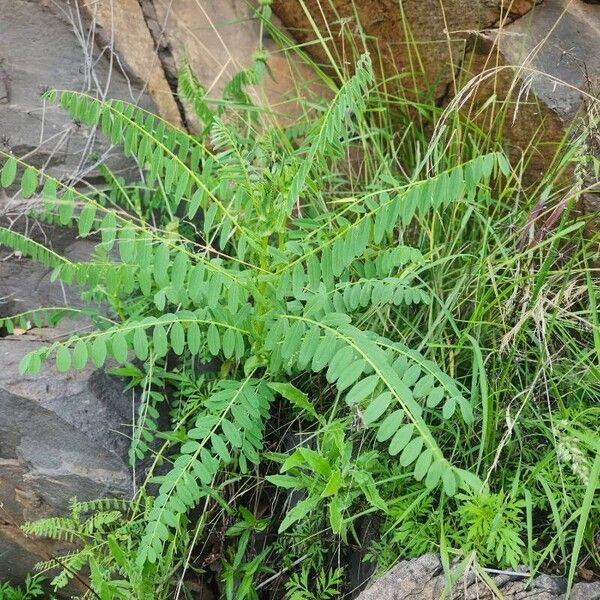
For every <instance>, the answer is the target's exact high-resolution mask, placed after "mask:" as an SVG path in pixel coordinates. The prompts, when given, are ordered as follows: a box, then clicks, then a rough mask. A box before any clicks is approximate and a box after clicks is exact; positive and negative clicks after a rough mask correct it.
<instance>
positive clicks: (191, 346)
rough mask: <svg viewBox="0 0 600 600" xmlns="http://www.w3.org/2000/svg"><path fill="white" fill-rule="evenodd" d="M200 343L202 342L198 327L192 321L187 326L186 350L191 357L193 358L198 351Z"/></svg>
mask: <svg viewBox="0 0 600 600" xmlns="http://www.w3.org/2000/svg"><path fill="white" fill-rule="evenodd" d="M201 341H202V335H201V333H200V327H199V326H198V323H196V322H195V321H192V322H191V323H190V324H189V325H188V330H187V343H188V350H189V351H190V353H191V354H192V356H195V355H196V354H198V352H199V351H200V344H201Z"/></svg>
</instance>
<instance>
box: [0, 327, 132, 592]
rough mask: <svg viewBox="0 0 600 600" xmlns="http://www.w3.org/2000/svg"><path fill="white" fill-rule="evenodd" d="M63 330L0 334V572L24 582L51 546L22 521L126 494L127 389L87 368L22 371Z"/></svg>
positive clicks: (129, 481) (129, 478)
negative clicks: (73, 503)
mask: <svg viewBox="0 0 600 600" xmlns="http://www.w3.org/2000/svg"><path fill="white" fill-rule="evenodd" d="M60 335H64V331H60V330H56V329H41V330H31V331H29V332H27V333H26V334H22V335H18V336H7V337H3V338H0V364H1V365H2V369H1V370H0V507H1V508H0V556H1V557H2V559H1V561H0V565H1V568H0V575H1V576H2V578H3V579H9V580H10V579H12V580H14V581H19V580H22V579H23V577H24V576H25V575H26V573H27V572H28V571H30V570H31V568H32V566H33V564H34V563H35V562H37V561H38V560H47V559H48V558H49V557H50V553H51V552H52V551H53V549H54V547H55V546H54V544H51V543H46V542H43V541H40V540H31V539H29V538H27V537H26V536H24V535H23V534H22V533H21V532H20V531H19V525H21V524H22V523H23V522H24V521H29V520H35V519H38V518H41V517H45V516H52V515H59V514H62V513H64V512H65V509H66V508H67V506H68V503H69V499H70V498H72V497H74V496H76V497H77V498H79V499H82V500H85V499H94V498H103V497H113V496H127V495H131V493H132V489H133V485H132V476H131V473H130V470H129V467H128V462H127V451H128V447H129V436H130V434H131V427H130V423H131V413H132V401H133V398H132V396H131V393H129V394H126V393H124V392H123V384H122V382H121V381H119V380H118V379H115V378H112V377H110V376H109V375H107V374H106V373H105V372H104V371H98V370H94V369H93V368H91V367H88V368H86V369H84V370H82V371H77V372H74V371H73V372H69V373H59V372H58V371H56V370H55V369H54V368H53V367H52V366H51V365H49V364H48V365H45V366H44V372H43V375H42V376H39V377H29V376H21V375H20V374H19V373H18V364H19V361H20V360H21V358H22V357H23V356H24V354H26V353H27V352H30V351H32V350H36V349H38V348H39V347H41V346H43V345H44V344H47V343H49V342H52V341H54V340H55V339H56V338H57V337H58V336H60Z"/></svg>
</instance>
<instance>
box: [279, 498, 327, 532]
mask: <svg viewBox="0 0 600 600" xmlns="http://www.w3.org/2000/svg"><path fill="white" fill-rule="evenodd" d="M319 502H320V498H319V497H310V496H309V497H308V498H305V499H304V500H302V501H301V502H298V504H296V506H294V508H292V509H291V510H290V511H289V512H288V513H287V515H286V516H285V518H284V519H283V521H281V524H280V525H279V530H278V532H279V533H282V532H284V531H285V530H286V529H288V528H289V527H291V526H292V525H293V524H294V523H296V522H297V521H300V519H303V518H304V517H305V516H306V515H308V513H310V512H311V511H312V510H313V509H315V508H316V507H317V505H318V504H319Z"/></svg>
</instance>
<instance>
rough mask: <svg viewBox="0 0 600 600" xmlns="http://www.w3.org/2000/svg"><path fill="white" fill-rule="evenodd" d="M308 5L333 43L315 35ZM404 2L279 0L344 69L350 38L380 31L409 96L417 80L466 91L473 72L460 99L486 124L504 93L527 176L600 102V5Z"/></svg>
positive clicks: (549, 0) (386, 56) (281, 12)
mask: <svg viewBox="0 0 600 600" xmlns="http://www.w3.org/2000/svg"><path fill="white" fill-rule="evenodd" d="M304 6H305V7H306V8H307V10H308V12H309V14H310V16H311V18H312V20H313V21H314V23H315V24H316V27H317V28H318V29H319V30H320V31H321V33H322V34H323V35H324V38H325V40H326V42H324V43H320V42H319V41H315V40H316V38H317V36H316V34H315V32H314V31H313V27H312V25H311V23H310V20H309V18H308V17H307V15H306V13H305V11H304ZM354 6H356V14H354V12H353V7H354ZM401 6H402V9H400V8H399V3H398V2H397V1H396V0H383V1H381V0H358V1H357V2H356V3H352V2H347V1H346V0H332V1H331V2H326V3H323V2H319V1H318V0H306V1H305V2H303V3H298V2H295V1H294V0H274V3H273V8H274V10H275V11H276V13H277V14H278V16H279V17H280V18H281V20H282V21H283V23H284V24H285V25H286V26H287V27H288V28H290V30H291V31H292V33H293V34H294V35H295V36H296V37H297V38H298V40H300V41H301V42H305V43H307V44H308V45H307V47H306V48H307V51H309V52H311V53H312V54H313V55H314V56H315V58H316V59H317V60H318V61H321V62H324V63H326V64H331V62H332V61H331V59H330V58H329V57H328V56H327V52H329V53H330V56H331V57H332V58H333V62H335V63H336V68H337V69H339V70H341V71H342V72H344V71H346V70H347V69H348V67H351V62H352V55H351V53H350V52H349V51H348V48H349V45H350V44H349V41H348V37H352V38H353V39H354V40H355V42H356V44H357V47H358V48H359V49H361V48H363V47H364V46H363V44H362V41H361V40H360V36H359V32H360V31H361V30H362V31H364V33H365V34H366V35H367V36H368V38H369V39H372V40H373V41H372V42H371V43H369V44H368V47H369V49H370V50H371V52H372V53H379V54H380V55H381V58H382V62H383V70H384V73H385V74H386V75H390V76H393V75H397V74H398V73H400V74H402V75H407V74H410V73H411V72H412V73H413V76H411V77H408V78H405V77H403V78H401V79H400V80H399V82H400V83H399V84H403V85H404V89H403V91H402V94H406V95H407V96H409V98H410V97H411V93H412V92H411V90H412V89H413V88H412V86H415V88H416V89H417V90H419V92H421V93H422V92H424V91H427V90H430V89H432V90H433V96H434V99H435V100H436V101H437V102H438V103H439V104H441V105H445V104H447V103H449V102H450V101H451V99H452V98H453V97H455V95H456V94H457V92H460V89H454V82H455V81H458V82H459V86H458V87H459V88H460V82H463V83H466V82H468V81H469V80H472V83H473V85H472V86H471V87H470V91H469V93H468V94H465V93H459V95H458V97H456V104H459V105H460V106H461V108H462V110H463V111H464V112H465V113H467V114H469V115H471V116H474V115H478V117H477V122H478V123H479V124H480V125H482V126H483V127H484V129H485V130H486V131H493V127H494V125H495V123H497V120H496V121H494V118H495V117H497V113H498V104H493V105H492V106H491V108H488V109H486V110H483V111H481V109H482V107H484V105H485V104H486V102H488V101H489V99H490V98H491V97H493V96H495V97H496V98H497V99H498V100H500V101H504V100H506V101H507V103H508V112H507V116H506V119H505V120H504V125H503V131H504V137H505V139H506V140H507V143H508V146H509V150H510V152H511V154H512V156H513V157H519V156H520V154H521V153H522V152H525V151H526V152H528V159H529V161H528V171H527V174H526V180H527V181H529V182H533V181H535V180H538V179H539V177H540V176H541V174H543V173H544V171H545V170H546V169H547V168H548V166H549V164H550V161H551V160H552V157H553V156H554V152H555V150H556V149H557V147H558V145H559V144H560V143H561V140H562V139H563V138H564V136H565V134H566V132H567V130H568V128H569V126H570V125H571V123H572V122H573V119H574V117H575V115H576V114H577V113H578V111H580V110H581V108H582V106H583V107H584V108H587V109H588V110H591V109H590V105H593V106H594V107H595V108H594V109H595V110H596V111H597V110H598V108H599V105H600V102H599V101H598V96H599V93H600V6H598V5H596V4H584V3H582V2H580V1H579V0H544V1H543V2H541V3H538V1H537V0H522V1H518V2H503V1H501V0H478V1H475V2H466V1H465V0H444V1H443V2H433V1H432V2H422V1H420V0H404V2H402V3H401ZM442 7H443V12H442ZM357 19H358V21H359V22H360V25H359V24H358V23H357ZM408 31H410V34H408V33H407V32H408ZM310 42H314V43H312V44H310ZM417 50H418V51H419V57H418V58H417V57H416V56H415V52H416V51H417ZM358 51H359V52H360V50H358ZM472 78H475V79H474V80H473V79H472ZM407 82H408V83H407ZM391 85H392V83H391V82H388V86H391ZM582 97H583V99H584V100H585V102H584V103H583V104H582ZM586 105H587V106H586Z"/></svg>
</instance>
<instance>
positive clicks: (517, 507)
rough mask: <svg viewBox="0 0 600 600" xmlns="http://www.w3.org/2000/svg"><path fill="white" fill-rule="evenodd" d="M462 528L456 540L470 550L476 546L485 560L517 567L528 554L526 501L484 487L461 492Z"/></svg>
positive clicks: (465, 549)
mask: <svg viewBox="0 0 600 600" xmlns="http://www.w3.org/2000/svg"><path fill="white" fill-rule="evenodd" d="M456 499H457V502H458V509H457V516H458V517H459V518H460V529H459V530H458V531H457V535H456V538H457V539H456V542H457V545H458V546H459V547H461V548H462V549H463V550H464V551H465V552H466V553H468V552H470V551H472V550H475V551H476V552H477V554H478V556H479V558H480V561H481V562H483V563H488V564H494V565H499V566H500V567H506V566H508V567H512V568H513V569H516V568H517V566H518V565H519V564H522V560H523V558H524V546H525V543H524V541H523V539H522V538H523V534H524V532H525V521H524V518H523V517H524V514H523V509H524V507H525V502H524V501H523V500H515V499H513V498H507V497H506V496H505V495H504V494H503V493H497V494H495V493H491V492H490V491H489V490H483V491H481V492H480V493H478V494H475V495H464V494H459V495H458V496H457V498H456Z"/></svg>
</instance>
